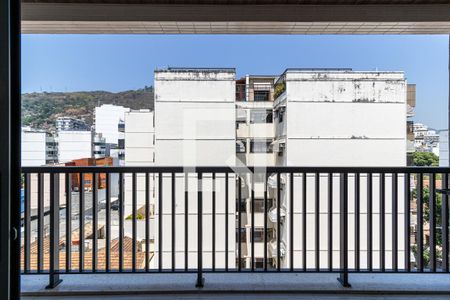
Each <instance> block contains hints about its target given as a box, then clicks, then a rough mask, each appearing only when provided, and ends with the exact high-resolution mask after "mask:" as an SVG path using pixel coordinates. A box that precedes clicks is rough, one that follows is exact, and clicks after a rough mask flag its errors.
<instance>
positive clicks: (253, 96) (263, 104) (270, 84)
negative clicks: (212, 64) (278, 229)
mask: <svg viewBox="0 0 450 300" xmlns="http://www.w3.org/2000/svg"><path fill="white" fill-rule="evenodd" d="M275 79H276V77H275V76H254V75H247V76H245V78H242V79H240V80H238V81H237V83H236V159H237V164H238V165H245V166H253V167H266V166H274V165H275V156H274V154H273V149H272V147H271V144H272V142H273V140H274V137H275V130H274V124H273V94H274V90H273V88H274V81H275ZM252 179H253V182H252ZM264 181H265V174H257V175H256V176H253V178H252V176H251V174H246V175H245V176H244V184H245V186H244V188H243V189H242V190H243V192H242V198H243V199H242V200H241V206H240V207H238V208H237V209H238V210H241V222H242V223H241V225H242V229H241V242H242V243H243V245H242V247H241V248H242V260H243V261H241V266H242V267H246V268H249V267H250V266H251V224H252V223H251V189H252V185H253V191H254V193H253V197H254V199H255V200H254V203H255V207H254V208H255V223H254V226H255V251H254V256H255V267H257V268H262V267H263V263H264ZM272 201H273V199H272V198H269V199H268V208H270V207H272ZM271 225H272V224H271ZM268 236H269V237H271V236H272V228H268ZM268 259H269V261H268V265H269V266H270V265H272V258H270V257H269V258H268Z"/></svg>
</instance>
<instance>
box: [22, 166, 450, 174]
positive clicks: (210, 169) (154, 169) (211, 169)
mask: <svg viewBox="0 0 450 300" xmlns="http://www.w3.org/2000/svg"><path fill="white" fill-rule="evenodd" d="M21 170H22V172H23V173H80V172H81V173H92V172H94V173H185V172H188V173H255V172H262V171H266V172H268V173H280V172H281V173H291V172H293V173H302V172H305V173H422V174H423V173H435V174H436V173H450V167H417V166H411V167H370V166H369V167H289V166H286V167H284V166H283V167H241V166H237V167H232V166H230V167H228V166H227V167H222V166H205V167H203V166H201V167H173V166H167V167H165V166H142V167H139V166H136V167H135V166H133V167H131V166H123V167H104V166H86V167H76V166H42V167H22V168H21Z"/></svg>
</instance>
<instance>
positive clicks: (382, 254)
mask: <svg viewBox="0 0 450 300" xmlns="http://www.w3.org/2000/svg"><path fill="white" fill-rule="evenodd" d="M385 183H386V182H385V174H384V173H380V237H379V239H380V270H381V271H382V272H384V271H385V260H386V253H385V243H386V239H385V235H386V230H385V227H386V223H385V204H386V203H385V202H386V196H385V190H386V188H385Z"/></svg>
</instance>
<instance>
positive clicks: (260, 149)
mask: <svg viewBox="0 0 450 300" xmlns="http://www.w3.org/2000/svg"><path fill="white" fill-rule="evenodd" d="M271 143H272V141H271V140H266V139H258V140H257V139H255V140H252V141H250V152H251V153H272V150H271V147H270V144H271Z"/></svg>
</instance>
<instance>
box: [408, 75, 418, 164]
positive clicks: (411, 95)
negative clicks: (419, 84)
mask: <svg viewBox="0 0 450 300" xmlns="http://www.w3.org/2000/svg"><path fill="white" fill-rule="evenodd" d="M415 107H416V85H415V84H408V85H407V93H406V163H407V165H408V166H411V165H412V164H413V157H412V156H413V153H414V151H415V149H414V122H413V120H412V118H413V117H414V116H415V113H414V108H415Z"/></svg>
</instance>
